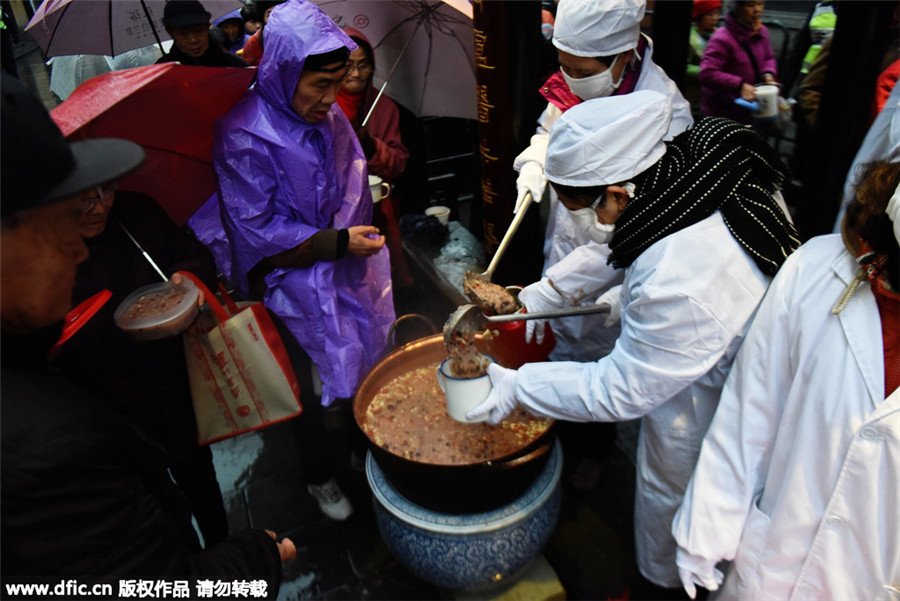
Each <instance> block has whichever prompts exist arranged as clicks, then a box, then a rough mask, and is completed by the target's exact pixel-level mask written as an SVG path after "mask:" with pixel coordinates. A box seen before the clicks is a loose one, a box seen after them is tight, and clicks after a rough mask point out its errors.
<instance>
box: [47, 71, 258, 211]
mask: <svg viewBox="0 0 900 601" xmlns="http://www.w3.org/2000/svg"><path fill="white" fill-rule="evenodd" d="M255 72H256V70H255V69H253V68H246V69H240V68H235V67H191V66H187V65H180V64H177V63H162V64H159V65H149V66H147V67H136V68H134V69H124V70H122V71H113V72H111V73H104V74H103V75H100V76H98V77H95V78H93V79H90V80H88V81H86V82H85V83H84V84H82V85H81V86H79V87H78V88H77V89H76V90H75V91H74V92H72V94H71V96H69V97H68V98H67V99H66V101H65V102H63V103H62V104H60V105H59V106H58V107H56V108H55V109H53V110H52V111H51V112H50V115H51V116H52V117H53V120H54V121H56V124H57V125H59V128H60V129H61V130H62V132H63V134H64V135H65V136H66V137H68V138H70V139H76V140H78V139H87V138H108V137H112V138H124V139H126V140H131V141H132V142H135V143H137V144H140V145H141V146H143V147H144V150H145V151H146V152H147V160H146V161H145V162H144V164H143V165H142V166H141V167H140V168H139V169H138V170H137V171H135V172H133V173H131V174H130V175H128V176H126V177H124V178H122V179H121V180H120V181H119V188H120V189H122V190H134V191H138V192H143V193H144V194H147V195H149V196H152V197H153V198H154V199H156V201H157V202H158V203H159V204H160V205H161V206H162V207H163V208H164V209H165V210H166V212H167V213H168V214H169V216H170V217H171V218H172V220H173V221H175V223H177V224H179V225H180V224H183V223H184V222H185V221H187V219H188V218H189V217H190V216H191V215H193V214H194V212H195V211H196V210H197V209H198V208H199V207H200V205H202V204H203V203H204V202H205V201H206V200H207V199H208V198H209V197H210V196H212V194H213V193H214V192H215V190H216V179H215V172H214V171H213V168H212V142H213V123H214V122H215V120H216V119H218V118H219V117H221V116H222V115H224V114H225V113H226V112H228V109H230V108H231V107H232V106H233V105H234V104H235V103H236V102H237V101H238V100H239V99H240V98H241V97H242V96H243V95H244V92H245V91H246V90H247V86H249V85H250V82H251V80H252V79H253V75H254V74H255Z"/></svg>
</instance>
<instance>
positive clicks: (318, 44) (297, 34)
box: [255, 0, 356, 118]
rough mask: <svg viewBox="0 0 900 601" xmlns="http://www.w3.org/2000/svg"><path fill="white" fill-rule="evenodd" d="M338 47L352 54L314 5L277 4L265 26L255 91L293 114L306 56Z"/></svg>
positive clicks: (293, 0) (299, 0)
mask: <svg viewBox="0 0 900 601" xmlns="http://www.w3.org/2000/svg"><path fill="white" fill-rule="evenodd" d="M341 47H346V48H347V49H348V50H350V51H351V52H352V51H353V50H355V49H356V43H355V42H354V41H353V40H351V39H350V36H348V35H347V34H346V33H344V32H343V31H341V28H340V27H338V26H337V24H336V23H335V22H334V21H333V20H332V19H331V17H329V16H328V15H326V14H325V13H324V12H322V11H321V9H319V7H318V6H316V5H315V4H312V3H310V2H305V1H304V0H289V1H288V2H285V3H284V4H280V5H278V6H276V7H275V9H274V10H273V11H272V13H271V14H270V15H269V22H268V23H266V50H265V53H264V54H263V57H262V60H261V61H260V63H259V72H258V75H257V81H256V86H255V89H256V90H257V92H258V93H259V94H260V95H261V96H262V97H263V98H265V99H266V101H267V102H268V103H269V104H271V105H272V106H273V107H276V108H278V109H283V110H286V111H290V112H293V109H292V108H291V101H292V100H293V98H294V90H296V89H297V82H298V81H299V80H300V74H301V73H302V72H303V65H304V64H305V63H306V57H308V56H310V55H312V54H324V53H326V52H331V51H332V50H337V49H338V48H341ZM298 118H299V117H298Z"/></svg>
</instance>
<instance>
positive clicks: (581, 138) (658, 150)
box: [544, 90, 672, 187]
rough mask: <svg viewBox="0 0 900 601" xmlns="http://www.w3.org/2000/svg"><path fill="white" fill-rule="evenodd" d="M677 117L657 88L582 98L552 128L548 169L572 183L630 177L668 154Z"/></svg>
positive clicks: (612, 181)
mask: <svg viewBox="0 0 900 601" xmlns="http://www.w3.org/2000/svg"><path fill="white" fill-rule="evenodd" d="M671 120H672V102H671V101H670V100H669V98H668V97H667V96H665V95H663V94H660V93H659V92H654V91H652V90H642V91H638V92H632V93H631V94H623V95H621V96H610V97H607V98H595V99H593V100H587V101H585V102H582V103H581V104H578V105H576V106H574V107H572V108H570V109H569V110H568V111H566V112H565V113H563V115H562V117H560V118H559V120H557V121H556V123H554V124H553V127H552V128H551V129H550V142H549V144H548V146H547V160H546V164H545V166H544V174H545V175H546V176H547V179H548V180H550V181H551V182H553V183H556V184H563V185H566V186H577V187H587V186H600V185H608V184H615V183H619V182H625V181H627V180H629V179H631V178H632V177H634V176H635V175H637V174H639V173H641V172H643V171H645V170H646V169H647V168H649V167H650V166H651V165H653V164H654V163H656V162H657V161H658V160H659V159H660V158H661V157H662V155H664V154H665V153H666V145H665V143H664V142H663V139H664V138H665V136H666V132H668V131H669V121H671Z"/></svg>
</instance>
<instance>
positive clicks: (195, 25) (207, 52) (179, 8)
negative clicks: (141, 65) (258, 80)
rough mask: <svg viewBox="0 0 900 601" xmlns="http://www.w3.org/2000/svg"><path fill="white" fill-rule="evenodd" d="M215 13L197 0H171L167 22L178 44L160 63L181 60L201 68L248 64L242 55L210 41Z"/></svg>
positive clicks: (165, 17) (165, 14)
mask: <svg viewBox="0 0 900 601" xmlns="http://www.w3.org/2000/svg"><path fill="white" fill-rule="evenodd" d="M211 17H212V15H211V14H210V13H209V11H207V10H206V9H205V8H203V5H202V4H200V2H198V1H197V0H169V1H168V2H166V8H165V10H164V12H163V25H164V26H165V28H166V31H167V32H168V33H169V35H170V36H171V37H172V41H173V42H174V44H173V45H172V49H171V50H170V51H169V53H168V54H166V55H165V56H163V57H162V58H161V59H159V60H158V61H156V62H157V63H172V62H178V63H181V64H182V65H195V66H198V67H246V66H247V63H245V62H244V61H243V60H242V59H241V58H240V57H238V56H235V55H233V54H231V53H229V52H225V51H224V50H222V49H221V48H220V47H219V46H218V45H217V44H210V41H209V25H210V18H211Z"/></svg>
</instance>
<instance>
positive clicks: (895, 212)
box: [885, 186, 900, 244]
mask: <svg viewBox="0 0 900 601" xmlns="http://www.w3.org/2000/svg"><path fill="white" fill-rule="evenodd" d="M885 212H886V213H887V216H888V217H890V218H891V221H893V222H894V238H896V239H897V244H900V186H897V189H896V190H894V195H893V196H891V199H890V200H889V201H888V204H887V208H886V209H885Z"/></svg>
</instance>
